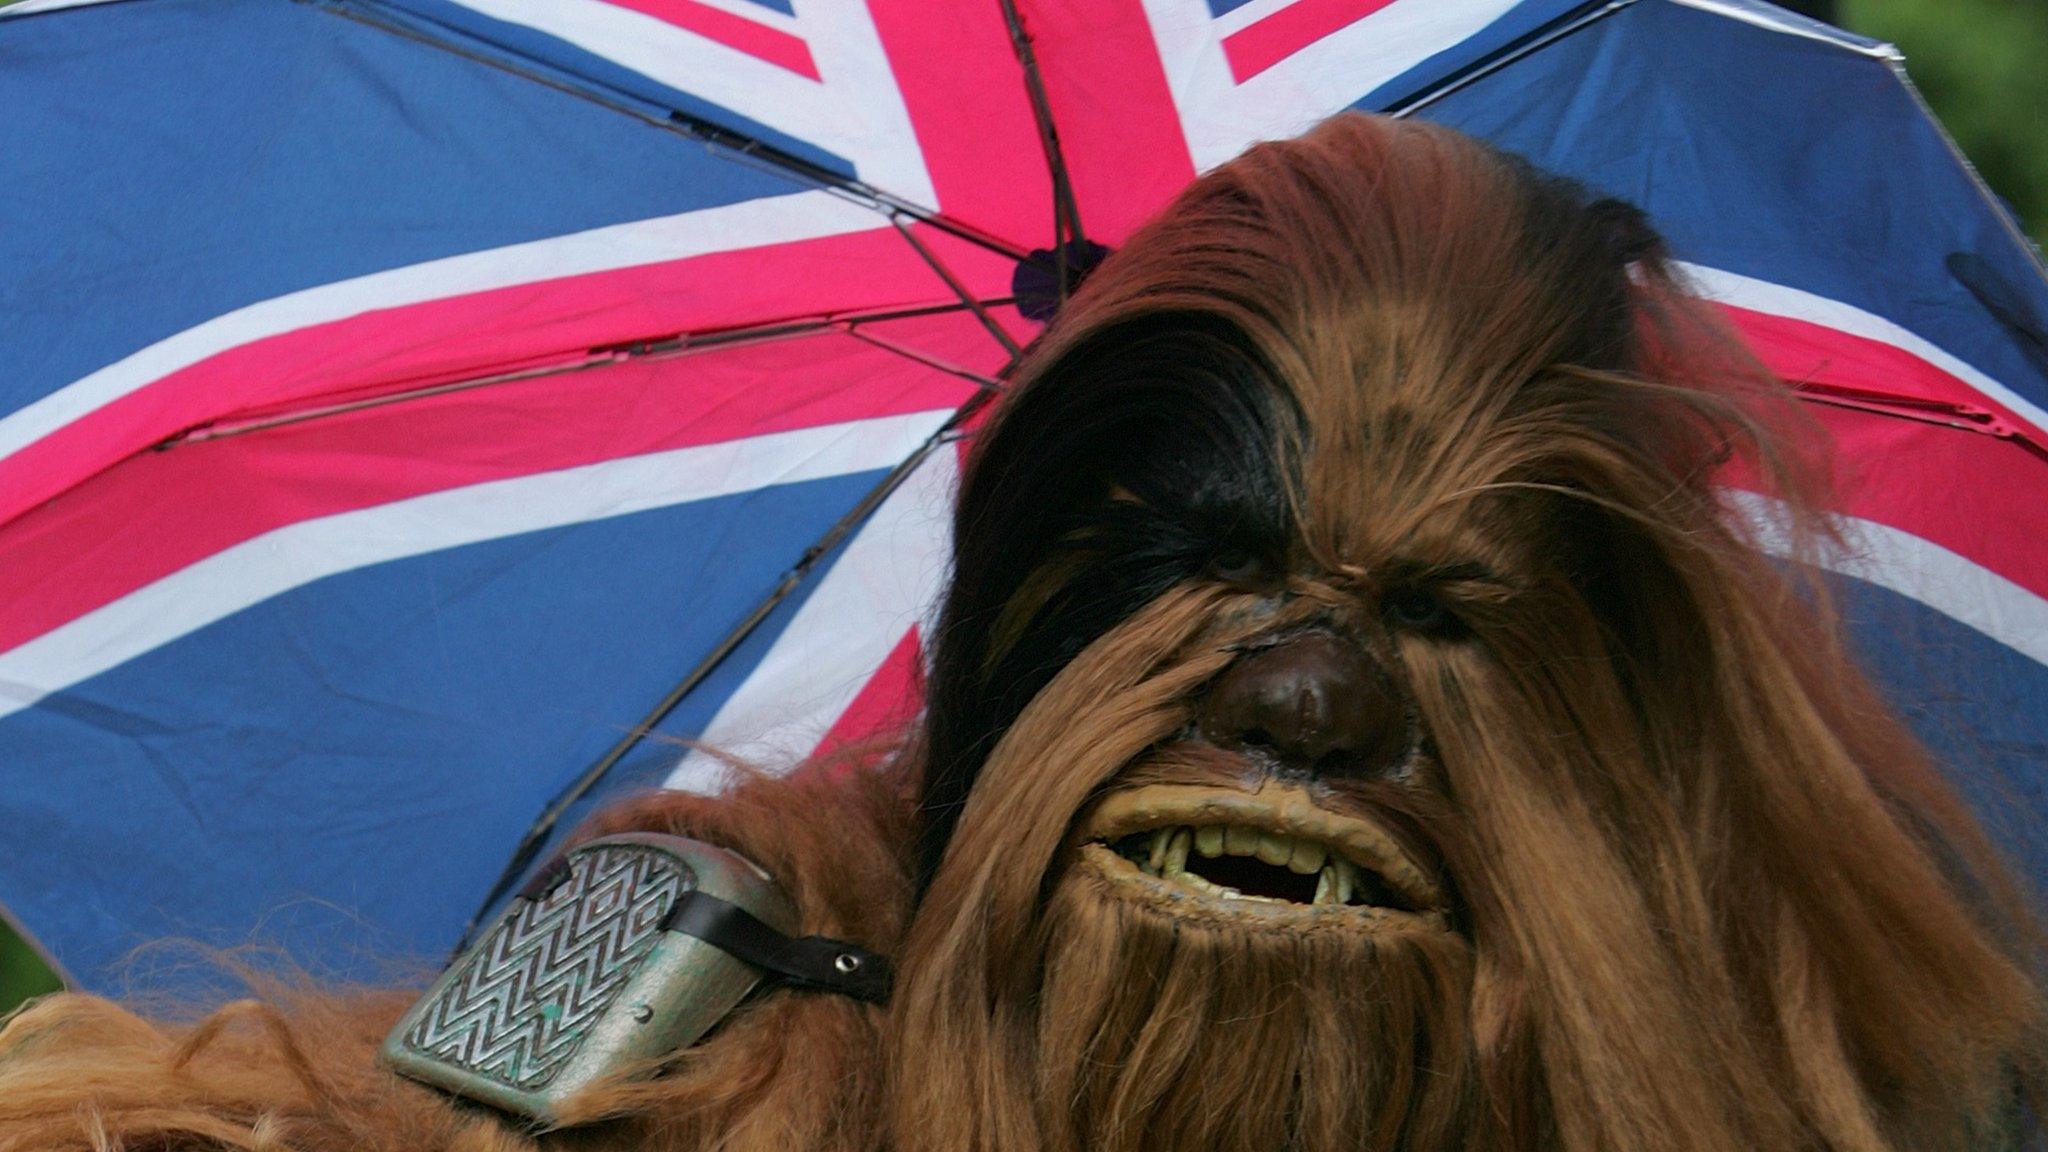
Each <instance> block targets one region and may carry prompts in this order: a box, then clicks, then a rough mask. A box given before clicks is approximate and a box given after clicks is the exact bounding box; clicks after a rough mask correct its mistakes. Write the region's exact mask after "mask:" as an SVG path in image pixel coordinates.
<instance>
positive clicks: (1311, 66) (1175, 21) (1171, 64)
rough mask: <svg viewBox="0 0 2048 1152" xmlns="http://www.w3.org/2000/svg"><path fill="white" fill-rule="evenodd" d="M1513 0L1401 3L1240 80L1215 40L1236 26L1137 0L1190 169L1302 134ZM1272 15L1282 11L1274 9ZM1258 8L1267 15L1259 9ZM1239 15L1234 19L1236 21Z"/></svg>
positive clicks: (1171, 2)
mask: <svg viewBox="0 0 2048 1152" xmlns="http://www.w3.org/2000/svg"><path fill="white" fill-rule="evenodd" d="M1517 2H1518V0H1407V2H1406V3H1394V4H1389V5H1388V6H1387V7H1385V8H1382V9H1380V10H1379V11H1377V12H1374V13H1372V14H1371V15H1369V16H1366V17H1364V18H1363V19H1361V20H1358V21H1357V22H1355V23H1353V24H1350V25H1348V26H1346V27H1344V28H1341V29H1338V30H1336V31H1334V32H1332V33H1330V34H1329V35H1327V36H1323V37H1321V38H1319V39H1316V40H1315V41H1313V42H1311V43H1309V44H1305V45H1303V46H1302V48H1301V49H1300V50H1299V51H1297V52H1295V53H1294V54H1293V55H1291V56H1289V57H1288V58H1287V59H1286V60H1284V61H1282V62H1280V63H1278V64H1276V65H1274V66H1273V67H1271V68H1269V69H1267V70H1265V71H1263V72H1260V73H1258V74H1257V75H1255V76H1251V77H1248V78H1247V79H1246V80H1245V82H1244V83H1242V84H1239V83H1238V82H1237V80H1236V79H1235V78H1234V77H1233V76H1232V75H1231V71H1230V61H1229V59H1228V58H1227V57H1226V56H1225V54H1224V49H1223V37H1224V35H1225V34H1226V33H1228V32H1232V31H1242V30H1243V29H1242V28H1239V27H1237V26H1236V24H1237V21H1235V20H1231V19H1230V18H1229V17H1228V16H1226V17H1225V19H1224V20H1221V21H1219V20H1217V19H1214V18H1212V17H1211V15H1210V13H1209V9H1208V6H1207V5H1205V4H1202V3H1198V2H1196V3H1191V2H1189V0H1144V3H1145V11H1146V14H1147V16H1148V17H1149V18H1150V21H1151V25H1152V36H1153V39H1154V40H1156V41H1157V42H1158V45H1159V55H1160V58H1161V60H1162V61H1163V62H1164V63H1165V66H1166V80H1167V83H1168V85H1170V86H1171V87H1172V89H1173V103H1174V107H1175V110H1176V111H1178V112H1179V114H1180V122H1181V130H1182V131H1183V132H1184V133H1185V134H1186V136H1187V142H1188V152H1189V154H1190V155H1192V156H1193V157H1194V161H1195V169H1196V170H1197V171H1204V172H1205V171H1207V170H1209V169H1210V168H1214V167H1215V166H1216V165H1218V164H1221V163H1223V162H1224V161H1225V160H1228V159H1230V158H1231V157H1233V156H1235V155H1237V154H1238V153H1239V152H1242V151H1244V150H1245V149H1246V148H1248V147H1250V146H1251V145H1252V144H1254V143H1256V142H1258V141H1260V140H1279V139H1284V138H1286V137H1289V136H1295V135H1298V134H1300V133H1301V132H1303V131H1306V130H1307V129H1308V128H1309V127H1310V126H1312V125H1314V124H1315V123H1316V122H1317V121H1319V120H1321V119H1323V118H1324V117H1325V116H1329V115H1331V114H1332V113H1335V112H1338V111H1341V110H1343V109H1345V108H1348V107H1350V106H1351V105H1352V103H1353V102H1355V101H1356V100H1357V99H1358V98H1359V97H1360V96H1361V95H1363V94H1364V93H1367V92H1370V91H1372V90H1373V89H1375V88H1378V87H1379V86H1380V85H1382V84H1384V83H1386V82H1387V81H1389V80H1392V79H1394V78H1395V77H1396V76H1399V75H1400V74H1401V73H1403V72H1406V71H1408V69H1410V68H1413V67H1414V66H1415V65H1417V64H1420V63H1421V62H1422V61H1424V60H1426V59H1428V58H1429V57H1431V56H1433V55H1435V54H1436V53H1438V52H1441V51H1443V50H1445V49H1447V48H1450V47H1451V46H1453V45H1455V44H1457V43H1458V42H1459V41H1460V40H1463V39H1465V38H1466V37H1468V36H1471V35H1472V34H1474V33H1476V32H1478V31H1479V30H1480V29H1482V28H1484V27H1486V26H1487V25H1488V24H1491V23H1493V22H1494V21H1495V20H1497V19H1499V18H1500V17H1501V16H1502V15H1503V14H1505V13H1506V12H1507V11H1508V10H1509V9H1511V8H1513V7H1514V6H1515V4H1516V3H1517ZM1272 7H1273V8H1274V9H1275V10H1277V9H1278V8H1279V7H1281V6H1280V5H1273V6H1272ZM1261 11H1262V12H1264V11H1265V9H1264V8H1263V7H1262V8H1261ZM1239 19H1242V18H1241V17H1240V18H1239Z"/></svg>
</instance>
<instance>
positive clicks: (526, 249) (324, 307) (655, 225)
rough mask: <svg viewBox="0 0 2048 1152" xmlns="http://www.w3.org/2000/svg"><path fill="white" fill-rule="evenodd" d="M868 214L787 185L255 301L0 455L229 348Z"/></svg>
mask: <svg viewBox="0 0 2048 1152" xmlns="http://www.w3.org/2000/svg"><path fill="white" fill-rule="evenodd" d="M878 222H879V221H878V218H877V217H876V215H875V213H874V212H873V211H872V210H870V209H868V208H865V207H862V206H861V205H858V204H854V203H852V202H850V201H847V200H843V199H841V198H839V197H837V196H834V195H832V194H831V193H828V192H799V193H796V194H794V195H789V196H774V197H768V198H765V199H759V200H747V201H743V202H741V203H738V204H726V205H722V206H720V207H717V208H705V209H702V210H700V211H696V212H683V213H679V214H677V215H674V216H659V217H655V218H654V219H651V220H635V221H633V222H631V223H628V224H613V225H610V226H607V227H604V228H592V229H590V230H588V231H584V232H573V233H570V234H568V235H566V236H553V237H549V238H548V239H545V240H532V241H528V242H526V243H524V244H512V245H508V246H506V247H503V248H491V249H486V250H484V251H481V252H467V253H464V254H462V255H460V256H447V257H443V258H442V259H439V260H429V261H426V262H425V263H421V264H409V265H406V266H404V267H402V268H390V269H386V270H385V271H382V272H373V273H370V274H369V275H366V276H357V277H354V278H352V279H348V280H338V281H336V282H334V283H332V284H321V285H318V286H316V287H312V288H305V289H301V290H299V291H297V292H292V293H288V294H286V295H284V296H277V297H273V298H271V299H269V300H261V301H258V302H256V303H254V304H249V305H246V306H244V307H241V308H237V309H235V310H234V311H232V312H228V313H225V314H223V315H220V316H216V317H214V318H213V319H211V320H208V321H206V322H205V323H202V324H198V325H195V326H194V327H191V328H187V329H185V330H184V331H182V332H179V333H176V334H174V335H171V336H168V337H165V338H164V339H162V340H159V341H157V342H156V343H154V344H151V345H149V346H148V347H145V348H142V349H139V350H137V351H135V352H132V353H130V354H129V355H127V356H124V357H122V358H121V359H119V360H117V361H115V362H114V363H112V364H109V365H107V366H106V367H104V368H101V369H99V370H97V371H95V372H93V373H92V374H90V375H88V376H86V377H84V378H83V379H80V380H78V381H76V382H74V383H71V384H68V385H65V386H64V387H62V388H59V389H58V390H57V391H55V392H52V393H50V394H49V395H47V396H44V397H43V398H42V399H40V400H37V401H35V402H34V403H32V404H29V405H27V406H26V407H23V408H21V409H19V410H17V411H15V412H12V413H9V414H8V415H7V416H5V417H4V418H0V459H4V458H6V457H8V456H11V455H13V454H14V453H15V452H18V451H20V450H21V449H22V448H24V447H26V446H27V445H29V444H32V443H34V442H35V441H37V440H40V439H41V438H43V437H44V436H47V435H49V434H50V433H51V432H54V431H56V430H57V429H59V428H61V427H63V426H64V425H66V424H69V423H70V422H71V421H73V420H76V419H78V418H79V417H81V416H84V415H86V414H88V413H90V412H92V411H93V410H94V409H96V408H98V407H100V406H101V405H103V404H108V403H111V402H112V401H115V400H118V399H120V398H121V397H123V396H126V395H128V394H129V393H131V392H134V391H136V390H137V389H139V388H143V387H146V386H148V385H149V384H151V383H152V382H154V381H156V380H160V379H162V378H163V377H165V376H168V375H170V374H171V373H173V372H176V371H178V370H180V369H183V368H187V367H190V366H191V365H193V364H197V363H199V362H200V361H202V360H205V359H207V358H208V357H211V356H217V355H219V354H220V353H222V352H225V351H227V350H228V349H230V348H236V347H239V346H241V345H243V344H248V343H251V342H253V341H256V340H261V339H264V338H266V337H270V336H277V335H280V334H283V333H286V332H293V331H297V330H298V329H301V328H309V327H312V326H314V325H316V324H326V323H330V322H332V321H335V320H342V319H346V318H348V317H350V316H357V315H361V314H362V313H365V312H374V311H378V310H380V309H385V308H398V307H403V306H405V305H408V304H420V303H424V302H426V301H429V300H440V299H446V298H449V297H454V296H465V295H470V294H472V293H477V292H487V291H490V290H492V289H497V288H508V287H512V286H514V285H518V284H529V283H535V282H540V281H547V280H558V279H564V278H567V277H571V276H581V275H587V274H589V273H593V272H605V271H610V270H612V269H617V268H631V267H636V266H638V265H642V264H658V263H661V262H663V261H668V260H679V259H683V258H685V257H690V256H701V255H704V254H706V253H711V252H724V251H729V250H732V249H737V248H753V247H759V246H762V245H768V244H781V243H786V242H789V241H795V240H809V239H816V238H818V237H823V236H838V235H843V234H845V233H848V232H861V231H866V230H868V229H872V228H875V227H876V226H877V225H878Z"/></svg>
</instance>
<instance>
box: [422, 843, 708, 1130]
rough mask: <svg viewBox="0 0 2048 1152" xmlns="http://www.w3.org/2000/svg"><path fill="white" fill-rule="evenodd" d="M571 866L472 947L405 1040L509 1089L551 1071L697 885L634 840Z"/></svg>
mask: <svg viewBox="0 0 2048 1152" xmlns="http://www.w3.org/2000/svg"><path fill="white" fill-rule="evenodd" d="M569 867H570V874H569V879H567V880H566V881H563V882H562V883H561V884H560V885H558V886H556V888H555V890H554V891H553V892H550V893H548V895H547V896H546V897H545V898H543V899H541V900H539V901H533V902H521V903H519V904H517V905H515V906H514V908H513V910H512V912H511V913H510V914H508V915H507V916H506V917H505V918H504V919H502V920H500V921H499V922H498V925H497V927H495V928H493V929H492V930H491V932H490V934H489V935H487V936H485V937H484V938H483V939H482V940H481V941H479V942H478V943H477V945H476V947H475V948H473V949H471V950H470V953H469V955H468V957H466V958H465V959H464V960H463V962H462V969H461V974H460V978H459V979H457V980H455V981H453V982H451V983H450V984H449V986H448V988H447V990H446V991H444V992H442V993H441V995H440V996H438V997H436V998H435V1000H434V1003H433V1006H432V1008H431V1009H430V1010H429V1011H428V1012H426V1013H425V1014H424V1015H422V1016H421V1017H420V1019H419V1020H418V1022H416V1023H415V1024H414V1025H413V1026H412V1028H411V1029H409V1030H408V1031H407V1032H406V1034H405V1043H406V1046H407V1047H410V1048H412V1049H414V1050H415V1051H418V1052H421V1053H424V1054H426V1055H428V1056H431V1057H433V1058H435V1059H437V1060H440V1061H441V1062H443V1063H446V1064H453V1065H456V1066H458V1067H462V1068H466V1069H468V1070H469V1071H471V1072H474V1073H477V1074H479V1075H483V1076H488V1077H490V1078H491V1079H493V1080H498V1081H501V1082H503V1083H505V1084H508V1085H510V1086H512V1087H514V1088H519V1089H524V1090H532V1089H536V1088H540V1087H543V1086H545V1085H546V1084H547V1083H548V1082H549V1081H550V1080H552V1079H554V1077H555V1074H556V1073H557V1072H560V1071H561V1070H562V1066H563V1065H565V1064H566V1063H568V1061H569V1058H570V1057H571V1056H573V1055H575V1052H576V1049H577V1046H578V1045H580V1044H581V1043H582V1042H583V1037H584V1035H585V1033H586V1032H587V1031H588V1030H589V1027H590V1026H591V1025H592V1024H594V1023H595V1022H596V1021H597V1019H598V1017H599V1016H601V1015H602V1014H603V1013H604V1011H605V1009H607V1008H609V1007H610V1006H611V1002H612V999H613V998H614V997H615V996H617V995H618V993H619V990H620V989H621V988H623V987H624V986H625V984H626V981H627V980H628V979H630V978H631V976H632V974H633V971H634V969H635V968H636V967H637V966H638V964H639V961H640V959H641V957H643V956H645V955H646V954H647V951H648V950H649V949H650V948H652V947H653V946H654V940H655V937H656V936H658V935H659V934H660V932H659V929H660V925H661V921H662V918H663V917H665V916H667V915H668V911H669V909H670V908H672V907H674V906H675V902H676V900H677V899H678V898H680V897H681V896H682V894H683V893H684V892H686V891H688V890H689V888H691V887H692V886H694V883H695V878H694V877H692V876H691V875H690V874H689V872H688V871H687V870H686V869H684V868H683V867H681V866H680V865H679V864H678V863H677V862H676V861H675V860H674V859H673V858H672V857H670V856H668V855H667V854H666V853H662V852H657V851H654V850H652V849H647V848H639V847H634V846H631V845H612V846H607V847H604V848H597V849H593V850H591V851H587V852H578V853H575V854H574V855H572V856H570V857H569Z"/></svg>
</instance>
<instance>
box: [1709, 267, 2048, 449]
mask: <svg viewBox="0 0 2048 1152" xmlns="http://www.w3.org/2000/svg"><path fill="white" fill-rule="evenodd" d="M1678 268H1679V270H1680V271H1681V272H1683V273H1684V274H1685V278H1686V281H1687V282H1688V283H1689V284H1690V285H1691V287H1692V288H1693V290H1694V291H1695V292H1697V293H1699V294H1700V295H1701V296H1703V297H1705V298H1707V299H1709V300H1718V301H1720V302H1721V303H1723V304H1732V305H1734V306H1735V307H1737V308H1747V309H1749V310H1750V311H1752V312H1765V313H1769V314H1770V315H1773V316H1784V317H1788V318H1790V319H1793V320H1803V321H1805V322H1807V323H1809V324H1819V325H1822V326H1824V327H1828V328H1834V329H1836V330H1838V331H1842V332H1847V333H1849V334H1850V335H1851V336H1861V337H1863V338H1864V339H1866V340H1875V341H1877V342H1878V343H1880V344H1889V345H1891V346H1892V347H1894V348H1897V349H1898V350H1899V351H1901V352H1905V353H1907V354H1909V355H1913V356H1917V357H1919V358H1920V359H1922V360H1925V361H1927V362H1928V363H1929V364H1932V365H1934V366H1935V367H1936V368H1939V369H1941V370H1942V371H1943V372H1946V373H1948V374H1949V375H1951V376H1954V377H1955V378H1956V379H1958V380H1961V381H1962V382H1963V383H1965V384H1968V385H1969V386H1970V387H1972V388H1974V389H1976V390H1977V391H1979V392H1981V393H1983V394H1984V395H1985V396H1987V397H1990V398H1991V399H1993V400H1995V401H1997V402H1998V403H2000V404H2002V405H2004V406H2005V407H2006V408H2007V409H2009V410H2011V411H2012V413H2013V414H2014V415H2016V416H2018V417H2020V418H2021V419H2023V420H2026V421H2028V422H2029V423H2031V424H2032V425H2033V426H2034V428H2035V429H2037V430H2048V411H2043V410H2042V409H2041V407H2040V406H2039V405H2037V404H2035V403H2034V402H2033V401H2031V400H2028V399H2027V398H2026V397H2024V396H2021V395H2020V394H2019V393H2017V392H2014V391H2013V390H2012V389H2010V388H2007V387H2006V386H2005V385H2003V384H2000V383H1999V382H1998V381H1996V380H1994V379H1992V378H1991V377H1990V376H1989V375H1987V374H1985V373H1984V372H1983V371H1981V370H1980V369H1978V368H1976V367H1974V366H1973V365H1971V364H1969V363H1968V362H1966V361H1964V360H1963V359H1962V358H1961V357H1959V356H1956V355H1954V354H1952V353H1950V352H1948V351H1946V350H1944V349H1942V348H1940V347H1939V346H1937V345H1936V344H1935V343H1934V342H1933V341H1931V340H1928V339H1926V338H1924V337H1922V336H1919V335H1916V334H1915V333H1913V332H1911V331H1909V330H1907V329H1906V328H1903V327H1901V326H1900V325H1898V324H1895V323H1893V322H1892V321H1890V320H1887V319H1885V318H1884V317H1882V316H1879V315H1877V314H1876V313H1874V312H1866V311H1864V310H1863V309H1861V308H1858V307H1856V306H1855V305H1853V304H1844V303H1842V302H1841V301H1840V300H1833V299H1830V298H1828V297H1826V296H1819V295H1816V294H1814V293H1812V292H1807V291H1804V290H1802V289H1798V288H1791V287H1788V286H1786V285H1783V284H1774V283H1772V282H1770V281H1768V280H1758V279H1755V278H1754V277H1750V276H1743V275H1740V274H1738V273H1735V272H1724V271H1722V270H1721V269H1719V268H1709V267H1707V266H1705V265H1703V264H1685V263H1680V264H1679V265H1678Z"/></svg>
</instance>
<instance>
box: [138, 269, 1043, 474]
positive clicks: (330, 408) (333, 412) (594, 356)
mask: <svg viewBox="0 0 2048 1152" xmlns="http://www.w3.org/2000/svg"><path fill="white" fill-rule="evenodd" d="M1007 299H1008V298H1007V297H1000V298H995V299H991V300H989V301H986V302H985V303H1003V302H1005V301H1006V300H1007ZM964 310H966V309H965V306H963V305H961V304H938V305H927V306H924V307H918V308H892V309H886V310H882V311H875V312H862V313H856V314H851V315H841V316H823V317H815V318H812V319H806V320H795V321H775V322H772V323H768V324H755V325H749V326H747V327H744V328H725V329H719V330H716V331H711V332H702V333H690V332H684V333H680V334H677V335H672V336H661V337H655V338H650V339H646V340H633V341H626V342H623V343H618V344H609V345H603V346H600V347H596V348H590V349H587V350H585V351H584V352H583V353H582V355H581V356H580V358H578V359H574V360H568V361H558V362H556V363H552V364H543V365H539V366H536V367H532V368H521V369H515V370H513V371H509V372H493V373H491V374H489V375H486V376H470V377H465V378H463V379H460V380H450V381H447V382H444V383H440V384H429V385H425V386H422V387H418V388H407V389H403V390H401V391H397V392H387V393H384V394H382V395H378V396H368V397H364V398H363V399H361V400H350V401H345V402H342V403H338V404H323V405H320V406H318V407H313V408H300V409H296V410H293V411H290V412H283V413H279V414H278V415H275V416H265V417H260V418H257V419H252V420H244V421H235V422H228V423H222V422H218V421H216V422H210V423H206V424H201V425H199V426H198V427H195V428H188V429H186V430H184V431H182V432H179V433H176V434H174V435H172V436H168V437H166V438H164V439H163V440H160V441H158V442H157V443H156V444H154V445H151V450H152V451H157V452H165V451H169V450H170V449H172V448H180V447H183V446H185V445H188V444H204V443H207V442H209V441H213V440H225V439H228V438H230V437H233V436H243V435H247V434H248V433H251V432H261V431H264V430H265V429H270V428H281V427H285V426H287V425H291V424H300V423H304V422H306V421H308V420H320V419H324V418H326V417H329V416H342V415H346V414H348V413H351V412H361V411H364V410H366V409H370V408H382V407H384V406H385V405H387V404H402V403H405V402H406V401H409V400H424V399H428V398H430V397H434V396H446V395H448V394H450V393H454V392H467V391H470V390H472V389H476V388H487V387H490V386H491V385H494V384H513V383H518V382H520V381H524V380H538V379H544V378H546V377H549V376H561V375H566V374H568V373H571V372H587V371H589V370H591V369H593V368H607V367H610V366H612V365H615V364H622V363H626V362H627V361H632V360H641V359H656V360H672V359H677V358H680V357H683V356H688V355H692V354H694V353H698V352H713V351H718V350H721V349H731V348H737V347H742V346H745V345H749V344H765V343H770V342H773V341H777V340H792V339H796V338H798V337H803V336H818V335H822V334H824V333H827V332H845V333H847V334H849V335H852V334H854V333H853V329H854V327H855V326H857V325H860V324H875V323H881V322H884V321H889V320H911V319H916V318H918V317H921V316H944V315H947V314H949V313H954V312H960V311H964ZM862 338H863V339H869V338H867V337H865V336H863V337H862ZM869 343H876V341H875V340H872V339H869ZM930 364H931V366H932V367H934V368H937V369H939V370H941V371H945V372H951V373H953V374H954V375H965V376H967V378H968V379H971V380H974V381H975V382H976V383H985V382H986V380H987V378H986V377H981V376H976V375H974V374H972V373H968V372H967V371H966V370H965V369H957V368H954V367H951V366H948V365H945V364H943V363H940V362H936V361H932V362H930Z"/></svg>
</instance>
